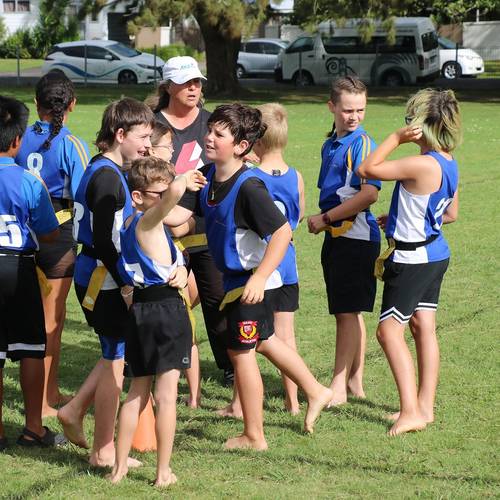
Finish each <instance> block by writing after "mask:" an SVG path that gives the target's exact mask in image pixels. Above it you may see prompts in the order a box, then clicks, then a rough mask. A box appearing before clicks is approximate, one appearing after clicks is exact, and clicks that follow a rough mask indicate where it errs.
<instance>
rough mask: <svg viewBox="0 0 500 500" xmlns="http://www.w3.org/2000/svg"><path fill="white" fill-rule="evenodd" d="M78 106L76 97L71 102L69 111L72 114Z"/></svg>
mask: <svg viewBox="0 0 500 500" xmlns="http://www.w3.org/2000/svg"><path fill="white" fill-rule="evenodd" d="M75 106H76V97H75V98H74V99H73V100H72V101H71V103H70V105H69V106H68V111H69V112H70V113H71V112H72V111H73V110H74V109H75Z"/></svg>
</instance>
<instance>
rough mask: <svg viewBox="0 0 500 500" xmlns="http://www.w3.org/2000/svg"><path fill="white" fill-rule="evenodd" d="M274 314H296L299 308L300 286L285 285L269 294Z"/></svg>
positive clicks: (270, 291) (269, 291)
mask: <svg viewBox="0 0 500 500" xmlns="http://www.w3.org/2000/svg"><path fill="white" fill-rule="evenodd" d="M267 293H268V294H269V296H270V300H271V304H272V308H273V311H274V312H295V311H296V310H297V309H298V308H299V284H298V283H295V284H293V285H283V286H280V287H279V288H274V289H273V290H268V292H267Z"/></svg>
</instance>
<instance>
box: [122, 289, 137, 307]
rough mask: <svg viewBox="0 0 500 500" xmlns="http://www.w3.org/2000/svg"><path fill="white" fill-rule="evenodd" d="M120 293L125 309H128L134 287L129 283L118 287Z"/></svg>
mask: <svg viewBox="0 0 500 500" xmlns="http://www.w3.org/2000/svg"><path fill="white" fill-rule="evenodd" d="M120 294H121V296H122V299H123V301H124V302H125V305H126V306H127V309H130V306H131V305H132V298H133V295H134V287H133V286H130V285H124V286H122V287H121V288H120Z"/></svg>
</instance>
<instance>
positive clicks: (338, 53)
mask: <svg viewBox="0 0 500 500" xmlns="http://www.w3.org/2000/svg"><path fill="white" fill-rule="evenodd" d="M332 28H335V29H334V30H332ZM395 28H396V39H395V41H394V43H389V42H388V40H387V32H386V30H385V29H384V26H383V24H381V23H377V24H376V26H375V31H374V32H373V36H372V37H371V39H370V41H369V42H366V43H365V42H364V41H363V39H362V37H361V36H360V34H359V20H358V19H348V20H346V22H345V23H344V24H343V25H342V26H335V22H333V21H327V22H323V23H320V24H319V25H318V31H319V33H318V35H316V36H308V35H305V36H300V37H299V38H297V39H296V40H294V41H293V42H292V43H291V44H290V45H289V46H288V47H287V48H286V50H284V51H283V52H281V53H280V54H279V55H278V60H277V62H276V69H275V79H276V81H288V80H291V81H293V82H294V83H295V84H296V85H298V86H303V85H312V84H328V83H329V82H330V81H331V80H332V79H334V78H338V77H339V76H345V75H357V76H358V77H359V78H361V80H363V81H365V82H367V83H370V84H372V85H387V86H398V85H403V84H413V83H415V82H417V81H432V80H434V79H435V78H437V77H438V76H439V55H438V42H437V33H436V30H435V28H434V25H433V24H432V22H431V20H430V19H429V18H428V17H398V18H396V20H395Z"/></svg>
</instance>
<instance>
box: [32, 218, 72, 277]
mask: <svg viewBox="0 0 500 500" xmlns="http://www.w3.org/2000/svg"><path fill="white" fill-rule="evenodd" d="M75 260H76V243H75V240H74V239H73V222H72V221H68V222H65V223H64V224H62V225H61V226H59V237H58V238H57V240H56V241H54V243H40V249H39V251H38V252H37V253H36V263H37V265H38V266H39V267H40V269H41V270H42V271H43V272H44V273H45V276H47V278H49V279H59V278H71V277H72V276H73V274H74V271H75Z"/></svg>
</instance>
